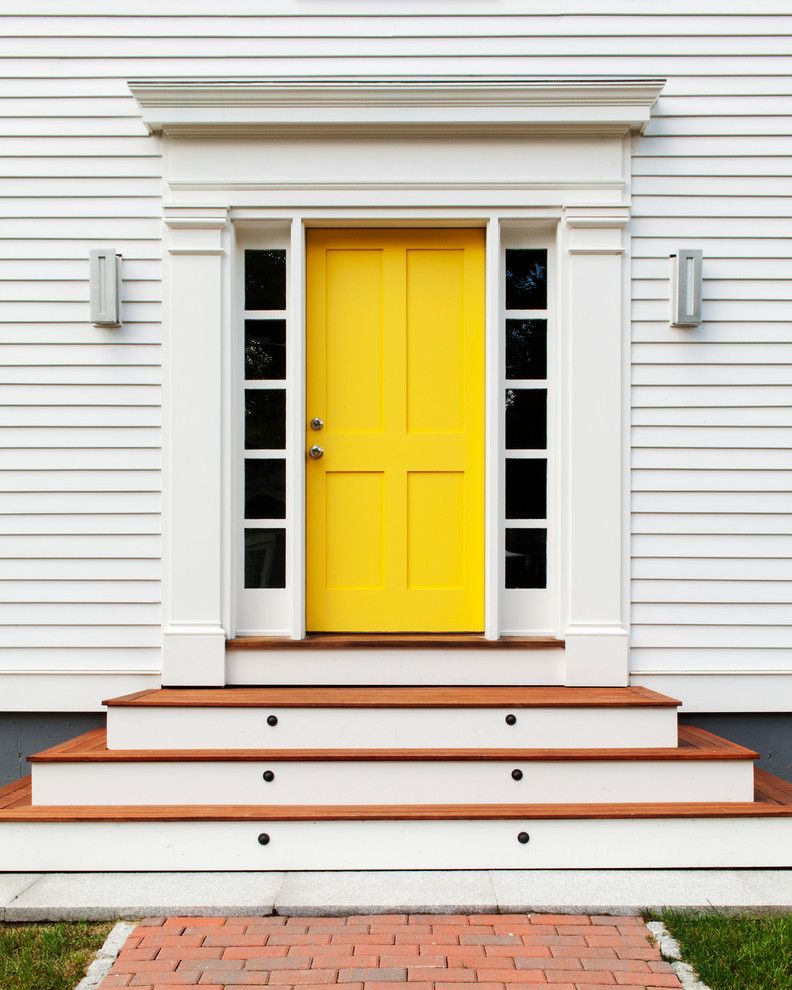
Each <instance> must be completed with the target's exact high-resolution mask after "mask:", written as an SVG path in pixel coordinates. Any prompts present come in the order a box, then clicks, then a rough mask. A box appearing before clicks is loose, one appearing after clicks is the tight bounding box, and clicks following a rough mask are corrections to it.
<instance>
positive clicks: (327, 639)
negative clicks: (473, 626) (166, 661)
mask: <svg viewBox="0 0 792 990" xmlns="http://www.w3.org/2000/svg"><path fill="white" fill-rule="evenodd" d="M554 647H557V648H559V649H563V648H564V641H563V640H562V639H555V638H554V637H553V636H504V637H503V638H502V639H484V637H483V636H481V635H476V634H471V633H458V634H456V635H449V634H446V633H442V634H441V633H381V634H379V635H372V634H370V633H359V634H346V635H343V634H339V633H328V634H317V633H314V634H313V635H311V636H308V637H306V638H305V639H288V638H286V637H284V636H242V637H240V638H239V639H229V640H228V641H227V643H226V649H227V650H356V649H357V650H363V649H378V650H382V649H386V650H392V649H412V650H416V649H418V650H441V649H442V650H485V649H486V650H538V649H548V648H554Z"/></svg>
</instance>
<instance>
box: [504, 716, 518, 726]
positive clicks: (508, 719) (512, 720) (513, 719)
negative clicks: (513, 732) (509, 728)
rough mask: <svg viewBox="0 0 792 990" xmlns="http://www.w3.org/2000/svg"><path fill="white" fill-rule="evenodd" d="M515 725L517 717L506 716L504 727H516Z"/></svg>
mask: <svg viewBox="0 0 792 990" xmlns="http://www.w3.org/2000/svg"><path fill="white" fill-rule="evenodd" d="M516 724H517V716H516V715H507V716H506V725H516Z"/></svg>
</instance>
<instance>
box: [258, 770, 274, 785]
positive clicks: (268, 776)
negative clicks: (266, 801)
mask: <svg viewBox="0 0 792 990" xmlns="http://www.w3.org/2000/svg"><path fill="white" fill-rule="evenodd" d="M261 776H262V777H263V778H264V780H266V782H267V783H268V784H271V783H272V782H273V780H275V772H274V771H273V770H265V771H264V773H263V774H262V775H261Z"/></svg>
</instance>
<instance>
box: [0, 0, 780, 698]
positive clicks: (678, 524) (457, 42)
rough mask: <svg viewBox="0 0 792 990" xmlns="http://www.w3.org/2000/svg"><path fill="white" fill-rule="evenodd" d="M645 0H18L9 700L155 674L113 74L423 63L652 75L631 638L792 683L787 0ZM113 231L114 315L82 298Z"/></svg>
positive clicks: (755, 686)
mask: <svg viewBox="0 0 792 990" xmlns="http://www.w3.org/2000/svg"><path fill="white" fill-rule="evenodd" d="M636 6H638V5H636V4H634V3H633V2H631V0H593V2H587V0H569V2H566V0H553V2H550V0H531V2H529V0H500V2H497V3H492V2H484V0H448V2H445V3H443V4H439V3H437V4H432V3H428V4H422V5H420V7H418V6H412V5H410V4H405V3H404V2H398V3H397V2H392V0H382V2H378V3H377V4H375V5H370V6H369V5H366V6H365V7H361V6H360V5H359V4H358V3H354V4H353V3H345V2H342V0H291V2H290V0H273V2H271V3H268V4H266V5H262V4H261V3H259V2H253V0H228V2H226V3H225V4H223V5H220V6H218V5H217V4H215V3H212V2H209V0H192V2H191V3H190V4H189V5H184V4H181V3H176V2H175V0H170V2H169V0H135V2H134V3H133V2H131V0H117V2H115V3H114V4H112V5H107V4H106V3H99V2H98V0H74V2H73V3H70V4H69V5H68V14H66V13H65V11H66V7H64V5H63V4H62V3H60V2H59V0H32V2H29V3H25V4H23V3H21V2H19V0H6V3H5V4H4V5H3V9H4V12H5V15H6V16H4V17H3V18H1V19H0V56H2V57H1V58H0V114H2V115H3V116H4V117H5V118H6V119H5V120H4V121H3V123H2V124H0V134H2V137H1V138H0V167H1V168H2V172H0V184H1V185H2V191H0V199H2V208H3V213H4V219H2V220H0V231H1V232H2V239H1V240H0V252H1V256H0V320H2V323H1V324H0V445H1V446H2V447H3V448H5V449H4V450H3V451H2V456H1V457H0V557H1V558H2V559H0V602H2V603H3V604H0V647H2V653H0V671H6V672H11V671H13V672H14V674H13V676H9V677H0V706H1V707H2V708H5V709H15V708H34V709H43V708H51V709H55V710H61V709H66V708H85V707H97V706H98V702H99V701H100V700H101V698H102V697H104V696H107V695H112V694H120V693H123V692H126V691H130V690H136V689H138V688H141V687H145V686H149V685H154V684H156V683H157V678H156V672H157V671H158V670H159V664H160V657H159V650H160V638H161V634H160V625H159V623H160V608H159V578H160V564H159V553H160V537H159V531H160V527H159V515H158V513H159V509H160V494H159V492H160V475H159V467H160V433H159V426H160V421H161V417H160V407H159V403H160V391H159V386H160V367H159V362H160V346H161V334H160V327H159V320H160V316H161V281H160V279H161V268H160V258H161V231H162V227H161V215H162V209H161V201H160V190H161V178H160V177H161V159H160V141H159V139H158V138H156V137H149V136H147V135H146V131H145V128H144V127H143V125H142V123H141V122H140V119H139V111H138V108H137V106H136V104H135V102H134V100H133V99H132V97H131V95H130V94H129V91H128V88H127V85H126V82H127V80H128V79H131V78H142V77H150V76H157V77H162V76H191V77H195V76H207V77H211V76H226V77H228V76H234V77H250V76H263V75H273V74H278V73H285V74H297V75H310V74H328V73H335V72H337V73H339V74H354V73H366V74H372V75H375V74H395V73H416V74H420V73H421V72H433V73H437V72H441V71H442V72H447V73H449V74H453V73H498V74H501V73H522V74H526V75H543V74H544V75H559V74H567V75H569V74H580V75H592V74H600V75H609V74H610V75H629V74H633V75H657V76H665V77H667V78H668V83H667V85H666V88H665V91H664V94H663V96H662V97H661V99H660V101H659V103H658V105H657V107H656V109H655V112H654V119H653V121H652V122H651V123H650V125H649V128H648V131H647V133H646V135H645V136H642V137H637V138H634V140H633V175H634V179H633V190H632V192H633V221H632V224H631V232H632V235H633V241H632V251H633V259H632V271H633V283H632V284H633V303H632V315H633V392H632V397H633V426H632V446H633V468H634V472H633V511H634V515H633V536H632V548H633V583H632V595H631V597H632V602H633V605H632V623H633V625H632V644H633V649H632V665H633V669H634V671H635V672H636V674H638V675H639V682H640V683H644V684H646V685H648V686H651V687H656V688H658V689H660V690H667V691H669V692H671V693H677V694H678V695H681V696H682V697H684V698H686V699H688V700H690V701H691V703H692V706H693V707H696V708H699V709H702V708H710V709H714V710H729V709H730V710H735V711H739V710H751V709H756V710H761V709H765V710H779V709H783V708H790V699H792V691H790V690H789V687H790V686H791V685H792V653H791V651H790V646H792V633H790V626H789V622H790V619H789V616H790V609H789V605H788V603H789V601H790V591H792V565H790V557H791V556H792V535H790V527H789V520H790V514H789V513H790V498H789V492H790V489H792V485H791V484H790V482H791V481H792V470H790V467H791V465H790V462H789V454H788V452H787V451H786V450H785V449H784V447H785V446H787V447H788V445H789V441H790V437H791V435H792V417H790V405H792V401H791V400H792V367H790V364H791V363H792V362H791V359H792V330H790V323H789V321H790V319H792V301H791V300H792V291H791V290H792V260H790V258H789V241H788V237H789V233H790V230H791V229H792V219H790V213H792V210H790V207H789V202H790V200H789V198H788V197H789V194H790V192H792V178H790V174H791V173H792V75H790V74H789V72H790V60H789V57H790V55H792V37H790V36H792V16H790V14H789V13H788V4H787V3H786V2H785V0H758V2H750V3H749V2H748V0H737V2H730V3H728V4H727V3H725V2H723V0H715V2H713V0H662V2H660V0H646V2H644V3H642V4H640V10H641V13H640V14H638V15H636V14H635V13H634V11H635V9H636ZM186 9H189V10H190V12H191V13H190V14H189V15H185V14H184V13H183V11H184V10H186ZM725 9H727V10H728V11H729V13H728V14H726V15H721V14H719V13H718V12H719V11H721V10H725ZM262 10H266V14H265V15H262V14H261V11H262ZM427 11H430V12H432V11H433V12H434V13H429V14H427ZM439 11H442V16H441V14H440V13H439ZM784 72H786V73H787V75H782V73H784ZM105 245H107V246H112V247H115V248H117V249H118V250H119V251H121V252H123V254H124V256H125V269H124V270H125V284H124V299H125V304H124V327H123V328H122V329H120V330H99V329H95V328H92V327H91V326H90V324H88V323H87V316H88V302H87V282H86V277H87V256H88V250H89V248H91V247H98V246H105ZM679 246H684V247H701V248H703V250H704V256H705V261H704V265H705V269H704V270H705V288H704V296H705V303H704V319H705V323H704V325H703V326H702V327H701V328H700V329H697V330H673V329H670V328H669V327H668V324H667V300H666V295H667V284H668V283H667V255H668V254H669V253H670V252H671V251H673V250H674V249H675V248H677V247H679ZM36 672H38V675H36ZM70 672H74V674H73V676H67V675H70ZM78 672H79V673H78ZM785 673H786V674H787V678H784V677H783V675H784V674H785ZM58 675H60V676H58ZM678 675H684V676H683V677H682V678H681V679H680V677H679V676H678ZM691 675H692V676H691ZM704 675H709V676H704ZM734 675H740V676H734ZM784 698H786V699H787V700H786V702H785V701H784Z"/></svg>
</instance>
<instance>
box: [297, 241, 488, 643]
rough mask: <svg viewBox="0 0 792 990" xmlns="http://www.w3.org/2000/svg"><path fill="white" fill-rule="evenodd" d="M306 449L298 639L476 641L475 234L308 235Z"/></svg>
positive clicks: (479, 572) (479, 358) (480, 545)
mask: <svg viewBox="0 0 792 990" xmlns="http://www.w3.org/2000/svg"><path fill="white" fill-rule="evenodd" d="M313 419H316V420H321V421H322V422H323V424H324V425H323V426H322V427H321V428H320V429H318V430H314V429H312V428H311V420H313ZM316 425H318V424H316ZM313 445H316V446H318V447H320V448H322V450H323V454H322V455H321V456H320V457H319V458H318V459H313V458H311V457H309V458H308V463H307V468H306V487H307V492H306V512H307V522H306V537H307V546H306V554H307V560H306V576H307V588H306V610H307V614H306V625H307V628H308V630H309V631H316V632H319V631H337V632H339V631H341V632H429V631H437V632H465V631H470V632H473V631H479V630H481V629H482V628H483V624H484V233H483V231H482V230H422V229H416V230H312V231H310V232H309V234H308V257H307V406H306V450H308V449H309V448H310V447H311V446H313ZM314 453H318V451H314Z"/></svg>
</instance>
